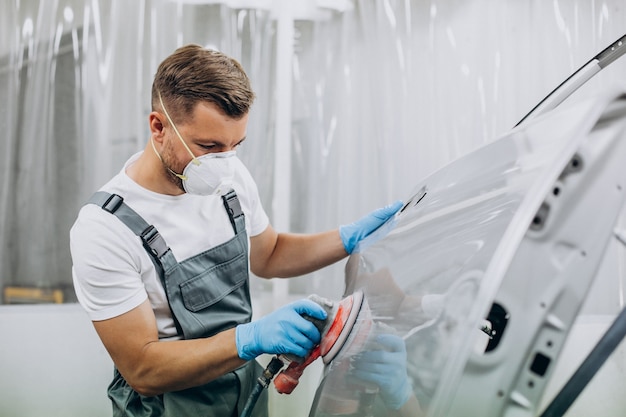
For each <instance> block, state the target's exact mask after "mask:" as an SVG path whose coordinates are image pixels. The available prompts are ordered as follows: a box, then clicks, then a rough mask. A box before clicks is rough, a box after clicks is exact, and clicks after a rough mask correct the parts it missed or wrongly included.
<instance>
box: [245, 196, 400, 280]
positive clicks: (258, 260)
mask: <svg viewBox="0 0 626 417" xmlns="http://www.w3.org/2000/svg"><path fill="white" fill-rule="evenodd" d="M400 207H402V202H401V201H397V202H395V203H393V204H390V205H388V206H386V207H383V208H380V209H377V210H374V211H373V212H371V213H369V214H368V215H366V216H364V217H363V218H361V219H359V220H357V221H356V222H354V223H350V224H347V225H344V226H341V227H340V228H339V229H335V230H330V231H327V232H323V233H315V234H293V233H277V232H276V231H275V230H274V228H273V227H272V226H271V225H269V226H268V227H267V228H266V229H265V231H263V232H262V233H261V234H259V235H257V236H253V237H251V238H250V267H251V269H252V272H254V273H255V274H256V275H257V276H259V277H263V278H273V277H280V278H286V277H294V276H298V275H303V274H307V273H309V272H313V271H315V270H318V269H320V268H323V267H325V266H328V265H330V264H333V263H335V262H337V261H339V260H340V259H342V258H345V257H346V256H347V255H348V254H350V253H352V251H353V250H354V249H355V247H356V245H357V244H358V243H359V241H361V240H362V239H364V238H365V237H367V236H368V235H369V234H370V233H372V232H373V231H374V230H376V229H377V228H379V227H380V226H381V225H382V224H383V223H385V222H386V221H387V220H388V219H389V218H391V217H392V216H393V215H395V214H396V212H397V211H398V210H399V209H400Z"/></svg>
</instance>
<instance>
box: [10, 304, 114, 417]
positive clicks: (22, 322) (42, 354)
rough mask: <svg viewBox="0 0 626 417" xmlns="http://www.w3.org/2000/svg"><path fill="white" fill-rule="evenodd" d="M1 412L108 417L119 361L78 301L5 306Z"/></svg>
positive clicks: (15, 416) (20, 416)
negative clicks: (113, 358)
mask: <svg viewBox="0 0 626 417" xmlns="http://www.w3.org/2000/svg"><path fill="white" fill-rule="evenodd" d="M0 334H1V335H2V341H1V342H0V416H3V417H43V416H45V417H74V416H76V417H79V416H80V417H105V416H110V415H111V405H110V402H109V400H108V398H107V397H106V388H107V386H108V384H109V382H110V381H111V378H112V377H113V363H112V362H111V359H110V358H109V355H108V353H107V352H106V350H105V349H104V346H103V345H102V343H101V342H100V339H99V338H98V336H97V334H96V332H95V330H94V328H93V325H92V324H91V321H90V320H89V318H88V317H87V315H86V314H85V312H84V311H83V310H82V309H81V308H80V307H79V306H78V305H77V304H65V305H41V306H35V305H19V306H18V305H16V306H0Z"/></svg>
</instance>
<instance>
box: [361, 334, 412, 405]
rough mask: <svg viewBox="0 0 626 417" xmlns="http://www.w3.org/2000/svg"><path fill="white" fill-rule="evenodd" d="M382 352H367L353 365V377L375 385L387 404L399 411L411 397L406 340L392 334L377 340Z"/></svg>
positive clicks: (381, 336)
mask: <svg viewBox="0 0 626 417" xmlns="http://www.w3.org/2000/svg"><path fill="white" fill-rule="evenodd" d="M376 342H378V343H379V344H380V346H381V350H371V351H366V352H363V353H361V354H359V355H358V357H355V358H354V359H353V362H352V366H353V368H354V369H353V375H354V376H355V377H356V378H358V379H361V380H363V381H367V382H370V383H373V384H376V385H377V386H378V387H379V389H380V396H381V398H382V400H383V402H384V403H385V405H386V406H387V407H389V408H391V409H394V410H398V409H400V408H402V406H403V405H404V404H405V403H406V402H407V401H408V400H409V398H410V397H411V392H412V391H411V384H410V383H409V378H408V376H407V373H406V347H405V346H404V340H402V338H400V337H398V336H394V335H392V334H383V335H380V336H378V337H377V338H376Z"/></svg>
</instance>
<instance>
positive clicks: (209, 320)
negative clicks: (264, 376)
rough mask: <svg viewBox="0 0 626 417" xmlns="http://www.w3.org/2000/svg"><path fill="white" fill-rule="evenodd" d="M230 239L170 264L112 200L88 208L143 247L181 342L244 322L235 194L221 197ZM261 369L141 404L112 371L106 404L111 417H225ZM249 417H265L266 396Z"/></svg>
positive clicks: (248, 312)
mask: <svg viewBox="0 0 626 417" xmlns="http://www.w3.org/2000/svg"><path fill="white" fill-rule="evenodd" d="M222 199H223V201H224V207H225V209H226V211H227V213H228V217H229V218H230V222H231V224H232V226H233V230H234V231H235V236H234V237H233V238H232V239H231V240H229V241H227V242H225V243H223V244H221V245H218V246H216V247H214V248H211V249H209V250H207V251H205V252H202V253H200V254H198V255H196V256H194V257H192V258H189V259H187V260H184V261H183V262H178V261H177V260H176V259H175V258H174V255H173V254H172V251H171V250H170V249H169V247H168V246H167V244H166V243H165V240H164V239H163V237H162V236H161V235H160V234H159V232H158V231H157V230H156V229H155V228H154V227H153V226H151V225H149V224H148V223H146V221H145V220H144V219H143V218H142V217H141V216H139V215H138V214H137V213H136V212H135V211H133V209H131V208H130V207H129V206H128V205H127V204H126V203H124V201H123V198H122V197H120V196H119V195H117V194H109V193H105V192H101V191H99V192H97V193H95V194H94V195H93V196H92V197H91V199H90V200H89V203H92V204H96V205H98V206H100V207H102V209H104V210H106V211H108V212H110V213H111V214H114V215H115V216H117V217H118V218H119V219H120V220H121V221H122V222H123V223H124V224H125V225H126V226H128V227H129V228H130V229H131V230H132V231H133V232H134V233H135V234H136V235H137V236H139V238H140V239H141V241H142V242H143V246H144V248H145V249H146V251H147V252H148V254H149V255H150V258H151V259H152V262H153V263H154V266H155V268H156V270H157V271H158V273H159V276H160V278H161V282H162V284H163V287H164V288H165V292H166V294H167V298H168V301H169V305H170V309H171V310H172V316H173V317H174V322H175V323H176V327H177V329H178V332H179V334H182V335H183V337H184V338H185V339H196V338H202V337H209V336H212V335H214V334H216V333H219V332H221V331H223V330H226V329H230V328H233V327H235V326H236V325H238V324H241V323H247V322H249V321H250V319H251V316H252V306H251V304H250V290H249V281H248V238H247V234H246V228H245V219H244V215H243V212H242V211H241V206H240V205H239V200H238V198H237V194H235V192H234V191H231V192H230V193H228V194H227V195H225V196H223V197H222ZM262 370H263V369H262V368H261V366H260V365H259V364H258V363H257V362H256V361H254V360H252V361H250V362H248V363H247V364H245V365H243V366H242V367H240V368H238V369H236V370H234V371H232V372H229V373H227V374H225V375H223V376H221V377H219V378H217V379H215V380H213V381H211V382H209V383H208V384H205V385H202V386H199V387H193V388H189V389H185V390H182V391H176V392H167V393H165V394H162V395H157V396H153V397H146V396H143V395H140V394H138V393H137V392H135V391H134V390H133V389H132V388H131V387H130V385H128V384H127V383H126V381H125V380H124V378H123V377H122V376H121V374H120V373H119V372H118V370H117V369H115V375H114V378H113V382H111V384H110V385H109V390H108V394H109V398H110V399H111V401H112V403H113V415H114V416H115V417H118V416H119V417H121V416H124V417H144V416H146V417H147V416H154V417H156V416H167V417H186V416H198V417H232V416H237V415H238V414H239V413H240V412H241V411H242V410H243V408H244V405H245V403H246V400H247V399H248V397H249V396H250V393H251V391H252V389H253V388H254V385H255V384H256V380H257V378H258V376H259V375H260V374H261V372H262ZM254 411H255V414H254V416H257V417H261V416H267V393H266V392H264V393H263V394H262V396H261V398H259V400H258V402H257V404H256V406H255V408H254Z"/></svg>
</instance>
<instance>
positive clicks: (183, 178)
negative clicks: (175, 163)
mask: <svg viewBox="0 0 626 417" xmlns="http://www.w3.org/2000/svg"><path fill="white" fill-rule="evenodd" d="M150 144H151V145H152V149H153V150H154V153H155V154H156V156H158V157H159V161H161V163H162V164H163V166H164V167H165V168H167V170H168V171H169V172H171V173H172V174H173V175H176V176H177V177H178V178H180V179H181V180H184V181H186V180H187V176H186V175H182V174H177V173H175V172H174V171H172V168H170V167H168V166H167V165H165V162H163V158H162V157H161V154H160V153H159V151H157V148H156V146H154V139H152V137H150Z"/></svg>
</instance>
